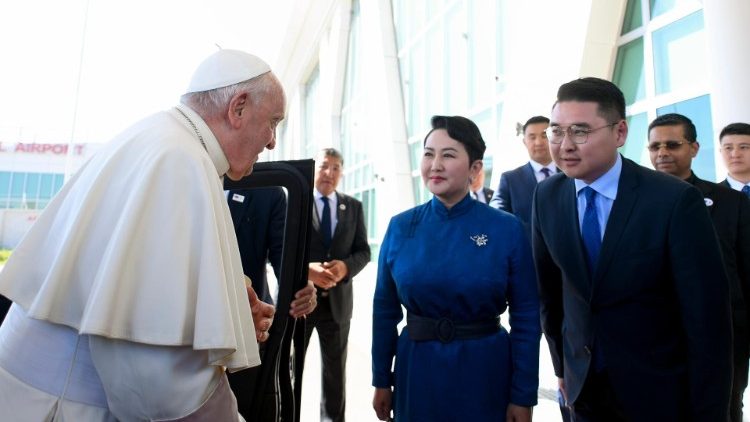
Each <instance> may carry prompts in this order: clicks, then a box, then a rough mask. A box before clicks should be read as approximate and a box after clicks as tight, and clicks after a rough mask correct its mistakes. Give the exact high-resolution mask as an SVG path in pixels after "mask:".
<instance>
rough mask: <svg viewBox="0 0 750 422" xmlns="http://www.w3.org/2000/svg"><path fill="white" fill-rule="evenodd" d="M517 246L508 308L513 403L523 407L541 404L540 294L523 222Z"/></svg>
mask: <svg viewBox="0 0 750 422" xmlns="http://www.w3.org/2000/svg"><path fill="white" fill-rule="evenodd" d="M514 237H515V239H514V240H513V241H512V244H515V245H516V247H515V248H514V249H513V250H512V251H511V254H510V256H509V258H508V259H509V260H510V266H509V268H510V274H508V277H509V278H508V291H507V299H508V308H509V315H510V326H511V331H510V341H511V348H512V354H511V356H512V360H513V362H512V364H513V379H512V380H511V393H510V402H511V403H513V404H516V405H519V406H534V405H536V404H537V388H538V387H539V341H540V339H541V326H540V323H539V294H538V292H537V283H536V273H535V271H534V262H533V260H532V257H531V246H530V245H529V241H528V239H527V237H526V235H525V234H524V232H523V229H522V226H521V224H520V222H518V223H517V225H516V230H515V233H514Z"/></svg>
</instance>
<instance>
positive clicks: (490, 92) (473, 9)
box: [467, 2, 501, 107]
mask: <svg viewBox="0 0 750 422" xmlns="http://www.w3.org/2000/svg"><path fill="white" fill-rule="evenodd" d="M467 6H468V8H469V25H468V27H469V31H468V38H467V40H468V44H469V54H470V61H469V65H470V66H471V67H470V69H469V75H470V77H469V83H471V88H470V91H469V107H474V106H478V105H479V106H481V105H483V104H486V103H487V102H488V101H491V100H492V97H493V96H494V93H495V89H494V88H495V87H494V85H495V73H496V72H495V52H496V51H498V50H499V49H498V48H496V47H495V31H496V27H497V26H501V25H497V22H496V21H495V13H494V11H493V10H491V6H492V3H489V2H469V3H467Z"/></svg>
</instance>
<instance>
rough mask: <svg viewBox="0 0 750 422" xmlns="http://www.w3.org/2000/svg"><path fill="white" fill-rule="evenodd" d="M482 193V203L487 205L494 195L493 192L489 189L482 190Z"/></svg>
mask: <svg viewBox="0 0 750 422" xmlns="http://www.w3.org/2000/svg"><path fill="white" fill-rule="evenodd" d="M482 192H484V202H485V203H486V204H489V203H490V201H491V200H492V194H494V193H495V191H494V190H492V189H490V188H482Z"/></svg>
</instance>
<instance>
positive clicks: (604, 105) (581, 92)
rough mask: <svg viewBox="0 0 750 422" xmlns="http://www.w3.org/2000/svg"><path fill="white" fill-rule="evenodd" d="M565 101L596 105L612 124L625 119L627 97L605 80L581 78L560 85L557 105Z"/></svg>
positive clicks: (601, 114) (600, 113)
mask: <svg viewBox="0 0 750 422" xmlns="http://www.w3.org/2000/svg"><path fill="white" fill-rule="evenodd" d="M565 101H580V102H592V103H596V104H598V106H599V107H598V108H599V115H600V116H602V117H603V118H605V119H606V120H607V121H609V122H610V123H615V122H616V121H618V120H622V119H624V118H625V96H624V95H623V94H622V91H621V90H620V88H618V87H617V85H615V84H613V83H612V82H610V81H608V80H605V79H600V78H594V77H587V78H579V79H575V80H572V81H570V82H568V83H565V84H562V85H560V88H559V89H558V90H557V101H556V102H555V105H557V104H558V103H561V102H565ZM553 108H554V105H553Z"/></svg>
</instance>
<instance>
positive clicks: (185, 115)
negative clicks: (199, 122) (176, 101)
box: [175, 107, 208, 152]
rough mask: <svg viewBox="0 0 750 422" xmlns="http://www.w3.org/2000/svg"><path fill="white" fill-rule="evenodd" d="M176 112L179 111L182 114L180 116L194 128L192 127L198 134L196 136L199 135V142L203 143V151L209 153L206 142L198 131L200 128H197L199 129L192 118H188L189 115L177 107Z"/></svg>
mask: <svg viewBox="0 0 750 422" xmlns="http://www.w3.org/2000/svg"><path fill="white" fill-rule="evenodd" d="M175 110H177V111H179V112H180V114H182V117H184V118H185V120H187V121H188V123H190V126H192V127H193V130H194V131H195V134H196V135H198V140H199V141H201V145H203V149H205V150H206V152H208V148H206V142H205V141H204V140H203V136H202V135H201V133H200V132H199V131H198V128H197V127H196V126H195V123H193V121H192V120H190V117H188V116H187V114H185V112H184V111H182V110H180V108H179V107H175Z"/></svg>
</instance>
